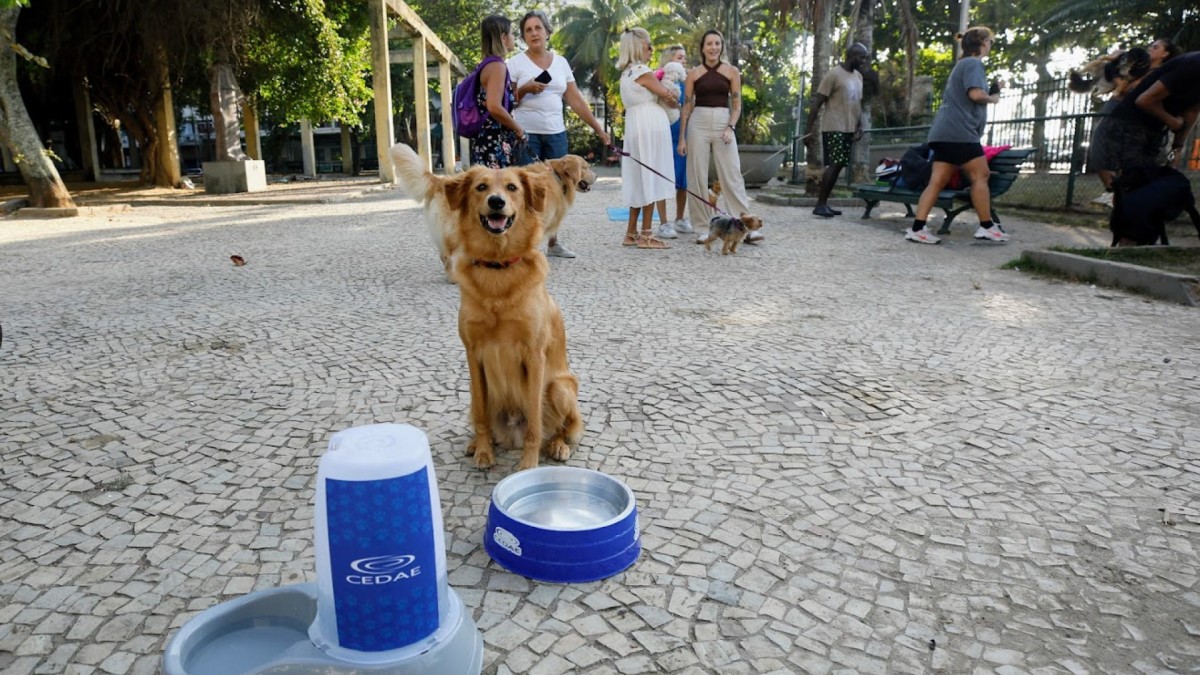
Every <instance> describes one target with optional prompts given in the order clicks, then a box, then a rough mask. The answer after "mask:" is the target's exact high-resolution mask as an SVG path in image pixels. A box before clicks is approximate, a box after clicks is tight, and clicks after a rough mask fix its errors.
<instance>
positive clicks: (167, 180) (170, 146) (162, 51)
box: [146, 45, 183, 188]
mask: <svg viewBox="0 0 1200 675" xmlns="http://www.w3.org/2000/svg"><path fill="white" fill-rule="evenodd" d="M158 55H159V58H158V59H157V63H156V64H155V65H154V67H155V73H154V76H155V80H156V81H157V82H158V83H159V96H158V99H157V102H156V105H155V106H154V138H155V140H156V143H154V147H153V150H148V151H147V153H146V162H147V163H153V164H154V167H155V171H154V184H155V185H158V186H160V187H173V188H181V187H183V172H182V171H180V167H179V137H178V135H177V134H176V133H175V102H174V100H173V99H172V97H171V78H170V72H169V71H168V69H167V50H166V48H165V47H162V46H161V45H160V46H159V48H158Z"/></svg>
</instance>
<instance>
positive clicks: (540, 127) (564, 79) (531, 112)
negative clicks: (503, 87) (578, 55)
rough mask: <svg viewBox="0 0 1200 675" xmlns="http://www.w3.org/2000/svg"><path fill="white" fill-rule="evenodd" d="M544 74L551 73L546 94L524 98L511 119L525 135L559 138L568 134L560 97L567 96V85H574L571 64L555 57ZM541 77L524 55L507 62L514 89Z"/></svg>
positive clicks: (526, 95)
mask: <svg viewBox="0 0 1200 675" xmlns="http://www.w3.org/2000/svg"><path fill="white" fill-rule="evenodd" d="M546 70H548V71H550V83H549V84H548V85H546V88H545V90H543V91H542V93H540V94H525V95H524V96H523V97H521V103H520V104H518V105H517V107H515V108H513V111H512V116H513V117H514V118H516V120H517V124H520V125H521V128H522V129H524V130H525V133H529V134H561V133H562V132H564V131H566V130H567V122H566V120H564V119H563V95H564V94H566V93H567V84H569V83H571V82H574V81H575V74H574V73H572V72H571V64H569V63H567V60H566V59H564V58H563V57H561V56H559V55H558V54H554V59H553V60H551V61H550V67H549V68H547V69H546ZM541 74H542V69H541V68H539V67H538V66H537V64H535V63H534V62H533V60H532V59H530V58H529V57H528V56H526V55H525V52H521V53H520V54H517V55H516V56H514V57H512V58H511V59H509V60H508V77H509V78H510V79H511V80H512V81H513V82H514V83H515V84H516V86H517V87H520V86H522V85H524V84H525V83H526V82H528V81H530V80H532V79H533V78H535V77H537V76H538V75H541Z"/></svg>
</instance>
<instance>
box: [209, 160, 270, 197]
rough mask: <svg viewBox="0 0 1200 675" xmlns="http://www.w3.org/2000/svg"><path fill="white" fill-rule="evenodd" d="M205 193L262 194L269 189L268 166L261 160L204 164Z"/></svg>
mask: <svg viewBox="0 0 1200 675" xmlns="http://www.w3.org/2000/svg"><path fill="white" fill-rule="evenodd" d="M202 166H203V167H204V191H205V192H206V193H208V194H210V195H213V194H216V195H227V194H236V193H239V192H262V191H264V190H266V189H267V170H266V165H265V164H263V162H262V161H261V160H255V159H248V160H245V161H241V162H204V164H203V165H202Z"/></svg>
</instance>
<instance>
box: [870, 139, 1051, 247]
mask: <svg viewBox="0 0 1200 675" xmlns="http://www.w3.org/2000/svg"><path fill="white" fill-rule="evenodd" d="M1034 152H1037V148H1009V149H1008V150H1005V151H1003V152H1001V153H1000V154H998V155H996V156H995V157H993V158H992V161H991V162H988V168H989V169H990V170H991V172H992V173H991V176H990V177H989V178H988V192H990V193H991V194H992V213H991V216H992V222H994V223H996V224H997V225H998V224H1000V217H999V216H998V215H997V214H996V202H995V199H996V197H999V196H1000V195H1002V194H1004V193H1005V192H1008V189H1009V188H1010V187H1012V184H1013V183H1015V182H1016V180H1017V175H1018V174H1020V173H1021V165H1022V164H1024V163H1025V160H1026V159H1028V158H1029V156H1030V155H1032V154H1033V153H1034ZM853 188H854V197H855V198H856V199H862V200H863V201H865V202H866V203H867V209H866V210H865V211H863V216H862V217H863V218H870V217H871V209H873V208H875V206H876V205H877V204H879V202H898V203H900V204H904V207H905V209H907V210H908V215H909V216H910V217H911V216H912V215H913V210H912V205H913V204H916V203H917V202H918V201H920V199H921V191H920V190H909V189H907V188H902V187H896V186H895V185H876V184H874V183H859V184H856V185H854V186H853ZM956 202H962V204H961V205H960V206H956V205H955V203H956ZM934 206H937V207H938V208H940V209H942V210H943V211H945V213H946V218H945V220H943V221H942V227H941V229H940V230H938V232H937V233H938V234H947V233H949V232H950V223H952V222H954V218H955V217H956V216H958V214H960V213H962V212H963V211H966V210H967V209H969V208H971V186H970V185H968V186H966V187H963V188H961V189H958V190H942V191H941V192H939V193H938V198H937V202H936V203H935V204H934Z"/></svg>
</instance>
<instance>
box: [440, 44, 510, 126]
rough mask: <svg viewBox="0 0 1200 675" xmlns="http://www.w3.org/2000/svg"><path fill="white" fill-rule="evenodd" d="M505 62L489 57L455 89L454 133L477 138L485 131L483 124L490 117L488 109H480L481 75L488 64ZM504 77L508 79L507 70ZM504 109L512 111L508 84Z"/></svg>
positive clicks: (505, 90) (496, 57) (498, 58)
mask: <svg viewBox="0 0 1200 675" xmlns="http://www.w3.org/2000/svg"><path fill="white" fill-rule="evenodd" d="M503 60H504V59H501V58H500V57H499V56H489V57H487V58H486V59H484V60H483V61H480V62H479V65H478V66H475V70H472V71H471V74H470V75H467V76H466V78H464V79H463V81H462V82H459V83H458V86H457V87H455V88H454V133H456V134H458V135H459V136H462V137H464V138H475V137H476V136H478V135H479V132H480V131H483V124H484V122H486V121H487V120H488V117H490V116H489V115H488V112H487V110H486V109H481V108H480V107H479V103H478V96H479V73H480V72H481V71H482V70H483V67H484V66H486V65H487V64H489V63H492V62H494V61H503ZM504 77H505V79H507V78H508V71H507V69H506V70H505V75H504ZM504 109H505V110H512V93H511V91H510V90H509V87H508V85H507V83H506V84H505V87H504Z"/></svg>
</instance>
